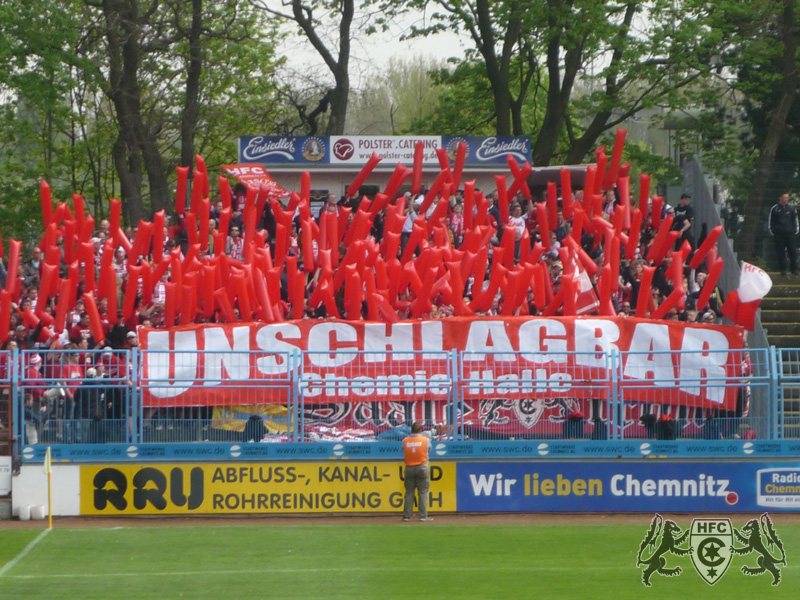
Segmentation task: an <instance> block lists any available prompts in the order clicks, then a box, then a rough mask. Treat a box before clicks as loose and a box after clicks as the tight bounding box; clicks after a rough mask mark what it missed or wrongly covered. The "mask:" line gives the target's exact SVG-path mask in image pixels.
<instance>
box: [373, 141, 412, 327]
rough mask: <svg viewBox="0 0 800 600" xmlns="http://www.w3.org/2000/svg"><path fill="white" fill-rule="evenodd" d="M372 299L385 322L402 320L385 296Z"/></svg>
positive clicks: (374, 296)
mask: <svg viewBox="0 0 800 600" xmlns="http://www.w3.org/2000/svg"><path fill="white" fill-rule="evenodd" d="M420 143H421V142H420ZM372 298H373V301H374V302H375V303H376V304H377V305H378V312H379V313H380V314H381V316H382V317H383V320H384V321H385V322H387V323H397V322H398V321H399V320H400V318H399V317H398V316H397V311H396V310H395V309H394V308H392V305H391V304H389V301H388V300H387V299H386V297H385V296H383V294H378V293H375V294H372Z"/></svg>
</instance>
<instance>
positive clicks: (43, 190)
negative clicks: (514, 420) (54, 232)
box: [39, 179, 53, 227]
mask: <svg viewBox="0 0 800 600" xmlns="http://www.w3.org/2000/svg"><path fill="white" fill-rule="evenodd" d="M39 200H40V201H41V203H42V223H44V226H45V227H47V226H48V225H49V224H50V221H52V220H53V197H52V193H51V192H50V184H49V183H47V182H46V181H45V180H44V179H42V181H41V182H40V183H39Z"/></svg>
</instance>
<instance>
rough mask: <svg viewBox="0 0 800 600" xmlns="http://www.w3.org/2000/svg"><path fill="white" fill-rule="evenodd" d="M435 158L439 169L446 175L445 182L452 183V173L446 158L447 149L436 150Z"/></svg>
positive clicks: (447, 157) (448, 160) (448, 158)
mask: <svg viewBox="0 0 800 600" xmlns="http://www.w3.org/2000/svg"><path fill="white" fill-rule="evenodd" d="M436 158H437V160H438V161H439V169H440V170H441V171H442V172H445V173H447V181H452V180H453V173H452V172H451V171H450V157H449V156H447V148H436Z"/></svg>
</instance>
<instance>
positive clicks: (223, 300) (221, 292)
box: [214, 288, 236, 323]
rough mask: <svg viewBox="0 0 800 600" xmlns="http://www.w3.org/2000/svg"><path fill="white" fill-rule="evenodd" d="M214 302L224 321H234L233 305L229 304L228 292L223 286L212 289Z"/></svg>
mask: <svg viewBox="0 0 800 600" xmlns="http://www.w3.org/2000/svg"><path fill="white" fill-rule="evenodd" d="M214 303H215V304H216V306H217V308H218V309H219V312H220V314H221V315H222V318H223V319H224V320H225V322H226V323H235V322H236V313H234V312H233V306H232V305H231V301H230V300H229V299H228V294H227V292H226V291H225V288H219V289H217V290H214Z"/></svg>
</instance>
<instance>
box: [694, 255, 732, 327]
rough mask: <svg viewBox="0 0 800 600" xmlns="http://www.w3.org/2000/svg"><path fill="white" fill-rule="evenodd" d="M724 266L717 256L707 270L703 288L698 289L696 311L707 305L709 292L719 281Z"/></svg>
mask: <svg viewBox="0 0 800 600" xmlns="http://www.w3.org/2000/svg"><path fill="white" fill-rule="evenodd" d="M724 266H725V263H724V261H723V260H722V259H721V258H718V259H717V260H716V261H715V262H714V264H713V265H712V266H711V270H709V272H708V278H707V279H706V282H705V283H704V284H703V289H701V290H700V294H699V295H698V297H697V310H698V311H701V310H703V309H705V307H706V306H708V301H709V299H710V298H711V294H713V293H714V288H716V287H717V282H718V281H719V278H720V275H722V268H723V267H724ZM731 320H733V319H731Z"/></svg>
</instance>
